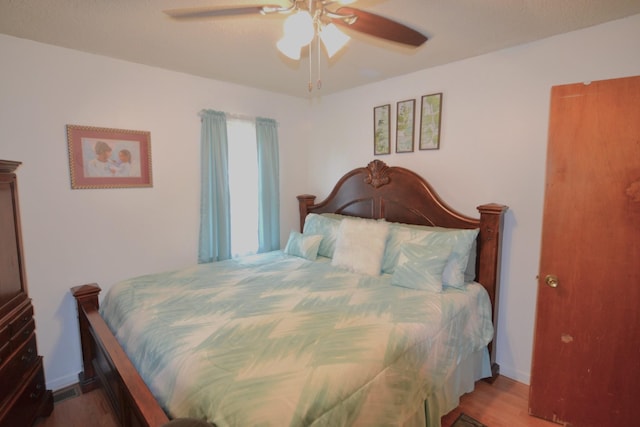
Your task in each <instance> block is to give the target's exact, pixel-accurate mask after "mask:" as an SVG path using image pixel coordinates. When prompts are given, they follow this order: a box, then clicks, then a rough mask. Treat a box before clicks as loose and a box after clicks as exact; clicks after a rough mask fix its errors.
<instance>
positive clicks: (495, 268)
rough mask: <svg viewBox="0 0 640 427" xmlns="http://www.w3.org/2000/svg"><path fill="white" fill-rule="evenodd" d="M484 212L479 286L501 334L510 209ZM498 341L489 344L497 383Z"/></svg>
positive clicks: (500, 207)
mask: <svg viewBox="0 0 640 427" xmlns="http://www.w3.org/2000/svg"><path fill="white" fill-rule="evenodd" d="M478 211H479V212H480V235H479V237H478V245H479V248H478V253H479V254H480V255H479V258H478V260H477V262H478V267H477V268H478V279H477V280H478V282H480V283H482V284H483V285H484V286H485V288H486V289H487V292H488V293H489V299H490V300H491V305H492V307H493V313H492V319H493V330H494V331H497V330H498V297H499V295H500V261H501V257H502V229H503V223H504V213H505V212H506V211H507V206H504V205H499V204H496V203H490V204H487V205H481V206H478ZM496 339H497V332H496V334H495V335H494V336H493V340H492V341H491V342H490V343H489V345H488V348H489V357H490V360H491V379H490V381H491V382H493V380H495V378H496V377H497V376H498V374H499V373H500V366H499V365H498V364H497V363H496V354H495V351H494V349H495V347H496V345H495V344H496Z"/></svg>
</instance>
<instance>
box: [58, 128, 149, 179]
mask: <svg viewBox="0 0 640 427" xmlns="http://www.w3.org/2000/svg"><path fill="white" fill-rule="evenodd" d="M67 144H68V150H69V171H70V175H71V188H72V189H93V188H127V187H152V186H153V185H152V180H151V176H152V175H151V133H150V132H147V131H139V130H125V129H110V128H100V127H93V126H80V125H67Z"/></svg>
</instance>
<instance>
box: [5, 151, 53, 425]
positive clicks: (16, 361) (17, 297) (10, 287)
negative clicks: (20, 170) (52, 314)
mask: <svg viewBox="0 0 640 427" xmlns="http://www.w3.org/2000/svg"><path fill="white" fill-rule="evenodd" d="M19 165H20V162H12V161H6V160H0V427H27V426H31V425H32V424H33V422H34V421H35V420H36V418H38V417H40V416H46V415H49V414H50V413H51V411H52V410H53V396H52V393H51V391H50V390H47V389H46V386H45V381H44V368H43V366H42V356H39V355H38V349H37V346H36V335H35V322H34V319H33V306H32V305H31V299H30V298H29V294H28V292H27V282H26V276H25V265H24V256H23V252H22V235H21V231H20V211H19V209H18V188H17V183H16V175H15V173H14V172H15V170H16V168H17V167H18V166H19Z"/></svg>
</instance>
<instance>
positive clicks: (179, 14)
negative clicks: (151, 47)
mask: <svg viewBox="0 0 640 427" xmlns="http://www.w3.org/2000/svg"><path fill="white" fill-rule="evenodd" d="M280 9H282V6H280V5H277V4H276V5H273V4H264V5H260V6H241V7H223V8H211V7H190V8H184V9H169V10H165V11H163V12H164V13H166V14H167V15H169V16H170V17H172V18H175V19H202V18H215V17H218V16H235V15H254V14H259V13H262V14H264V13H269V12H273V11H276V10H280Z"/></svg>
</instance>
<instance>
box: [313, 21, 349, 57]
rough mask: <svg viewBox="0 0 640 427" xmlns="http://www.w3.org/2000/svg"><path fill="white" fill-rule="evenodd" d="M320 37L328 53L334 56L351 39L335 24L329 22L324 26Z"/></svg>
mask: <svg viewBox="0 0 640 427" xmlns="http://www.w3.org/2000/svg"><path fill="white" fill-rule="evenodd" d="M320 39H321V40H322V43H323V44H324V47H325V49H327V55H329V58H332V57H333V55H335V54H336V53H337V52H338V51H339V50H340V49H342V48H343V47H344V45H346V44H347V42H348V41H349V36H348V35H346V34H345V33H343V32H342V31H340V30H339V29H338V27H336V26H335V25H334V24H329V25H327V26H325V27H324V28H322V31H321V32H320Z"/></svg>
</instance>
